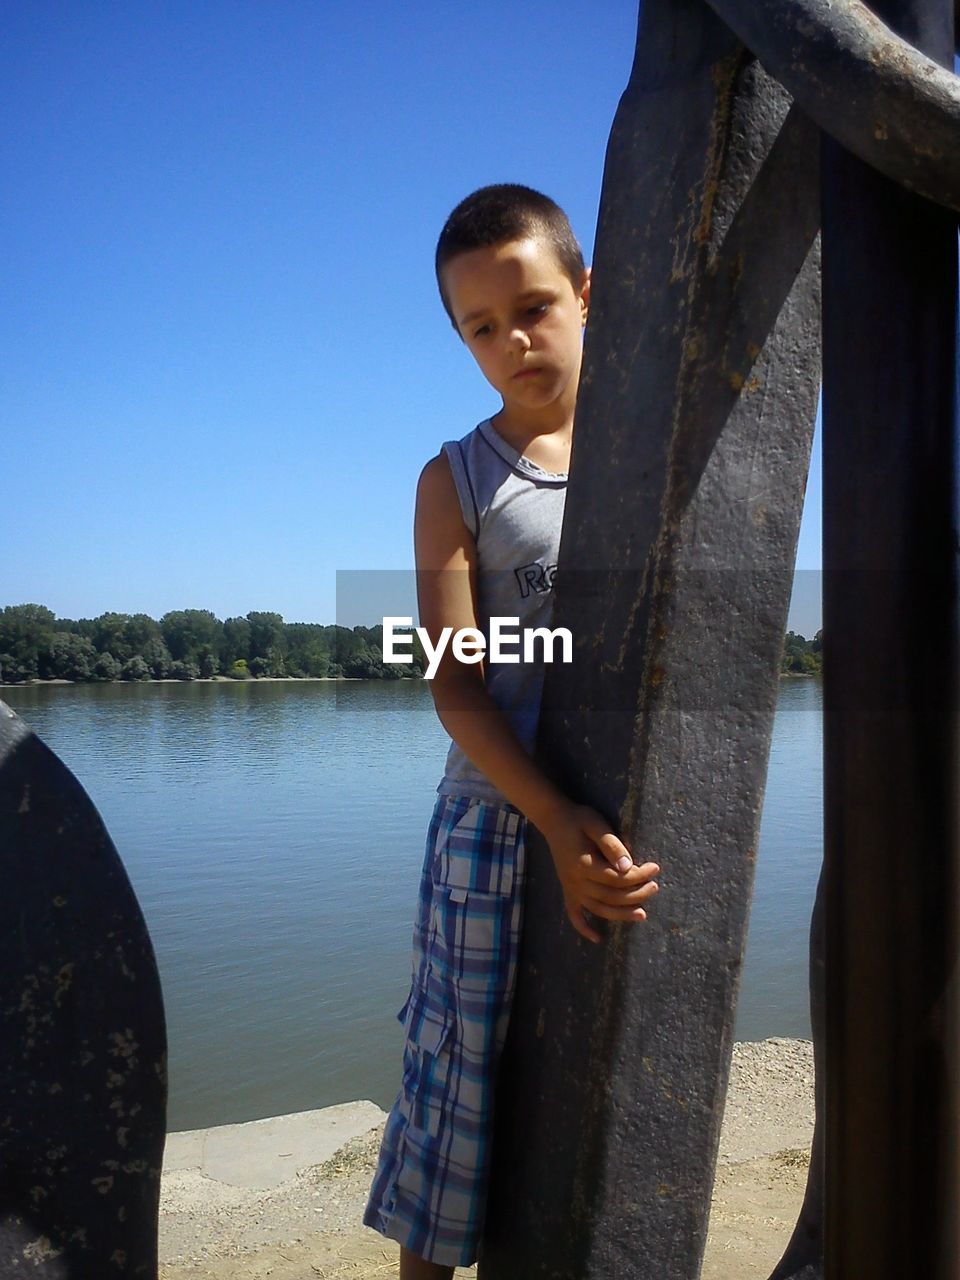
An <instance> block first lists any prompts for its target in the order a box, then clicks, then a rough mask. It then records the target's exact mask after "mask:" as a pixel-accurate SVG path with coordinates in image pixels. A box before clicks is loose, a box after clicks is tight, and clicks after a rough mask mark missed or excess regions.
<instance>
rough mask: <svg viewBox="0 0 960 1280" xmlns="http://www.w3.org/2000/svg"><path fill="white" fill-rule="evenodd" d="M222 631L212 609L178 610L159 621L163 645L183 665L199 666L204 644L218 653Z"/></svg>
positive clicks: (165, 615) (220, 623) (221, 626)
mask: <svg viewBox="0 0 960 1280" xmlns="http://www.w3.org/2000/svg"><path fill="white" fill-rule="evenodd" d="M222 629H223V623H222V622H220V620H219V619H218V618H217V617H216V616H215V615H214V614H212V613H211V612H210V610H209V609H175V610H173V611H172V612H171V613H165V614H164V615H163V617H162V618H161V619H160V631H161V633H162V634H163V641H164V644H165V645H166V646H167V648H168V649H169V650H170V653H171V655H172V656H173V658H174V659H175V660H178V661H180V662H188V663H190V662H192V663H196V662H197V661H198V660H199V656H200V651H201V649H202V648H203V646H204V645H210V646H211V648H213V649H214V650H215V651H219V648H220V638H221V634H222ZM178 678H183V677H178Z"/></svg>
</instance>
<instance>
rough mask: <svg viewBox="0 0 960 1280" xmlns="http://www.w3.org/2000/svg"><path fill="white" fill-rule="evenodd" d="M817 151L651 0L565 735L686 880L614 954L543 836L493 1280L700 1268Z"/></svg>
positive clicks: (774, 597)
mask: <svg viewBox="0 0 960 1280" xmlns="http://www.w3.org/2000/svg"><path fill="white" fill-rule="evenodd" d="M817 146H818V135H817V131H816V130H815V129H814V128H813V127H812V126H811V125H810V124H809V122H808V121H807V120H806V119H805V117H803V116H802V115H801V114H800V113H799V112H796V111H791V110H790V103H789V99H788V97H787V95H786V94H785V93H784V91H783V90H782V89H780V87H779V86H778V85H777V84H776V83H775V82H773V81H772V80H771V79H770V78H769V76H767V75H766V73H765V72H764V71H763V70H762V68H760V66H759V65H758V63H757V62H756V61H755V60H754V59H752V58H751V57H750V56H749V55H747V54H746V52H745V51H744V50H743V48H742V47H741V46H740V44H739V42H738V41H737V40H736V38H735V37H734V36H732V34H731V33H730V32H729V31H728V30H727V29H726V28H725V27H724V26H723V24H722V23H720V22H719V21H718V20H717V19H716V17H715V16H714V15H713V14H712V13H711V12H710V11H709V9H708V8H707V7H706V6H705V5H704V4H703V3H702V2H701V0H645V2H644V4H643V7H642V16H641V27H640V32H639V38H638V46H637V56H636V62H635V65H634V70H633V74H632V77H631V81H630V85H629V87H628V89H627V91H626V93H625V94H624V97H623V100H622V102H621V105H620V109H619V111H618V113H617V119H616V121H615V124H614V128H613V132H612V135H611V140H610V146H609V149H608V153H607V165H606V173H605V177H604V188H603V198H602V205H601V215H600V225H599V230H598V239H597V253H596V260H595V266H594V292H593V298H592V308H591V320H590V325H589V326H588V334H587V348H586V353H585V368H584V375H583V379H582V383H581V392H580V398H579V401H578V407H577V424H576V432H575V443H574V453H573V459H572V463H571V480H570V486H569V491H568V496H567V508H566V517H565V520H564V529H563V538H562V543H561V548H560V568H559V571H558V574H557V578H556V586H555V590H556V593H557V594H556V615H555V622H556V623H557V624H558V625H566V626H569V627H570V628H571V631H572V633H573V636H574V662H573V664H572V666H569V667H561V666H557V667H553V668H551V669H549V672H548V676H547V685H546V689H545V694H544V702H543V710H542V716H541V724H540V738H539V748H540V751H541V754H542V756H543V758H544V760H545V762H546V764H547V766H548V767H549V768H550V769H551V771H552V772H553V773H554V774H555V775H556V776H557V777H558V778H559V779H560V780H561V782H562V783H563V784H564V785H565V787H566V788H567V790H568V792H569V793H570V794H571V795H574V796H577V797H580V798H582V799H584V800H587V801H589V802H591V803H593V804H594V805H596V807H598V808H599V809H600V810H601V811H603V812H605V813H606V814H607V815H608V816H609V817H610V819H611V820H612V821H614V823H615V824H616V825H617V826H618V827H619V829H620V830H621V831H622V832H623V833H624V835H625V837H626V839H627V840H628V842H629V843H630V844H631V845H632V847H633V848H634V849H635V850H636V852H637V853H638V854H646V853H650V854H652V855H653V856H655V857H656V859H657V860H658V861H659V862H660V863H661V866H662V868H663V870H662V875H661V877H660V879H661V886H662V888H661V893H660V895H659V896H658V898H657V900H656V902H655V904H654V906H653V908H652V909H651V911H650V918H649V919H648V920H647V922H646V923H645V924H644V925H643V926H640V927H634V926H625V927H619V928H612V929H611V930H610V933H609V937H608V938H607V940H606V942H605V943H604V944H603V945H602V946H600V947H596V948H594V947H591V946H590V945H589V944H587V943H585V942H583V941H582V940H581V939H580V938H579V937H578V936H577V935H576V934H575V933H574V932H573V930H572V929H571V928H570V927H569V925H568V924H567V923H566V920H565V917H564V912H563V908H562V903H561V901H560V898H559V894H558V892H557V886H556V882H555V876H554V873H553V870H552V867H551V865H550V860H549V854H548V853H547V852H546V851H545V849H544V847H543V845H542V842H540V841H539V839H535V840H534V841H533V844H532V848H531V850H530V863H529V865H530V880H529V886H528V895H527V903H526V912H527V914H526V917H525V925H524V943H523V956H522V959H521V973H520V981H519V989H518V994H517V1003H516V1007H515V1015H514V1018H513V1021H512V1024H511V1038H510V1042H509V1044H508V1049H507V1054H506V1057H505V1059H504V1064H503V1073H502V1086H503V1087H502V1091H501V1096H500V1098H499V1101H498V1107H499V1110H498V1128H497V1141H496V1144H495V1157H494V1158H495V1170H494V1178H493V1198H492V1201H491V1204H490V1211H489V1217H488V1221H487V1228H486V1234H485V1239H484V1242H483V1251H482V1254H481V1263H480V1274H481V1276H482V1277H483V1280H521V1278H522V1280H533V1277H538V1276H543V1277H546V1276H550V1277H553V1278H555V1280H574V1278H576V1280H589V1278H591V1277H596V1278H597V1280H599V1278H600V1277H603V1280H610V1278H611V1277H614V1276H615V1277H617V1280H631V1278H633V1277H637V1278H639V1277H644V1278H645V1280H692V1278H693V1277H695V1276H696V1275H697V1274H698V1273H699V1268H700V1261H701V1258H702V1253H703V1248H704V1242H705V1238H706V1226H707V1216H708V1211H709V1204H710V1192H711V1187H712V1182H713V1169H714V1161H715V1157H716V1150H717V1143H718V1140H719V1132H720V1118H721V1114H722V1110H723V1099H724V1095H725V1091H726V1084H727V1078H728V1070H729V1062H730V1053H731V1049H732V1032H733V1015H734V1002H735V996H736V991H737V984H738V978H739V972H740V966H741V962H742V955H743V947H744V942H745V930H746V919H747V912H748V906H749V899H750V890H751V884H752V873H753V863H754V857H755V850H756V840H757V833H758V828H759V819H760V809H761V801H762V794H763V785H764V779H765V773H766V763H767V752H768V748H769V738H770V731H771V727H772V719H773V711H774V706H775V702H776V696H777V687H778V670H779V660H780V653H781V649H782V643H783V634H784V629H785V624H786V614H787V607H788V603H789V598H790V589H791V585H792V576H793V575H792V570H793V562H794V554H795V548H796V538H797V532H798V528H799V519H800V511H801V506H802V498H803V490H804V482H805V477H806V470H807V463H808V457H809V449H810V442H811V437H812V431H813V420H814V416H815V410H816V397H817V389H818V382H819V351H818V299H817V282H818V270H817V260H816V254H815V253H813V252H811V247H812V245H813V243H814V240H815V237H816V232H817V226H818V216H819V215H818V200H817V154H818V151H817Z"/></svg>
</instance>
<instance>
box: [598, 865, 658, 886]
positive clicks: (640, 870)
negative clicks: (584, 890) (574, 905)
mask: <svg viewBox="0 0 960 1280" xmlns="http://www.w3.org/2000/svg"><path fill="white" fill-rule="evenodd" d="M659 870H660V864H659V863H658V862H644V863H642V864H641V865H640V866H637V865H636V864H634V866H632V867H631V868H630V870H629V871H625V872H618V871H616V870H615V869H614V868H613V867H610V866H608V865H607V863H606V862H601V861H600V859H599V858H595V859H594V860H593V862H592V863H591V864H589V865H587V864H585V865H584V874H585V876H586V878H587V879H588V880H592V881H596V883H598V884H606V885H617V886H619V887H620V888H626V889H630V888H634V887H635V886H636V885H640V884H646V883H647V881H648V880H649V879H650V878H651V876H655V875H657V873H658V872H659Z"/></svg>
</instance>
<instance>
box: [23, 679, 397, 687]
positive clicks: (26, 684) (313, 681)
mask: <svg viewBox="0 0 960 1280" xmlns="http://www.w3.org/2000/svg"><path fill="white" fill-rule="evenodd" d="M368 679H371V682H372V678H370V677H367V676H247V677H246V678H245V679H243V680H235V679H234V678H233V676H196V677H195V678H194V679H193V680H177V679H176V677H174V676H164V678H163V679H162V680H154V679H153V678H152V677H151V678H150V679H149V680H63V679H61V678H59V677H54V678H53V679H50V680H41V679H40V678H39V677H38V678H37V679H36V680H21V681H20V682H19V683H18V684H3V683H2V682H0V689H35V688H36V687H37V685H48V684H323V683H325V682H327V681H330V682H331V683H333V684H336V683H337V682H338V681H342V682H348V683H351V684H354V683H357V682H363V683H366V682H367V680H368ZM378 683H379V684H383V683H384V682H383V681H382V680H380V681H378ZM387 683H390V684H393V683H397V682H396V681H388V682H387Z"/></svg>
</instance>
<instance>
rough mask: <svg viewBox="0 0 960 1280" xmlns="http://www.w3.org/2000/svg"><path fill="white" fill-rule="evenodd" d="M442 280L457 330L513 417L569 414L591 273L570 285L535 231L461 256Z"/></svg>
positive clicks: (578, 368) (447, 266) (459, 255)
mask: <svg viewBox="0 0 960 1280" xmlns="http://www.w3.org/2000/svg"><path fill="white" fill-rule="evenodd" d="M443 281H444V286H445V289H446V294H447V298H448V300H449V302H450V309H451V310H452V312H453V316H454V320H455V322H456V326H457V330H458V331H459V333H460V336H461V338H463V341H464V342H465V343H466V345H467V347H468V348H469V350H470V353H471V355H472V356H473V358H474V359H475V360H476V362H477V364H478V365H479V366H480V370H481V372H482V373H483V375H484V377H485V378H486V379H487V381H488V382H489V383H490V385H491V386H493V387H494V388H495V389H496V390H497V391H498V392H499V393H500V395H501V396H502V397H503V403H504V408H505V410H506V411H507V413H508V414H509V415H511V416H515V417H517V418H518V419H519V418H523V419H524V420H526V421H529V422H535V421H536V419H537V418H538V417H541V416H544V417H545V415H547V414H550V412H551V410H554V409H557V410H560V411H561V412H563V413H567V412H569V413H572V412H573V406H574V403H575V401H576V395H577V382H578V380H579V377H580V359H581V355H582V351H583V345H582V333H583V326H584V325H585V324H586V320H587V307H588V304H589V300H590V273H589V271H587V272H585V273H584V277H583V281H582V282H581V284H580V287H579V288H576V287H574V285H573V283H572V282H571V280H570V277H569V276H568V275H567V274H566V272H565V271H564V270H563V268H562V267H561V266H560V264H559V262H558V261H557V259H556V256H555V254H554V252H553V250H552V249H551V247H550V246H549V245H548V244H547V243H546V242H545V241H543V240H541V239H540V238H538V237H536V236H531V237H528V238H524V239H522V240H507V241H505V242H504V243H503V244H497V245H491V246H490V247H489V248H484V249H471V250H470V251H469V252H468V253H461V254H458V255H457V256H456V257H455V258H452V259H451V260H450V261H449V262H448V263H447V265H446V267H445V268H444V272H443Z"/></svg>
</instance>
